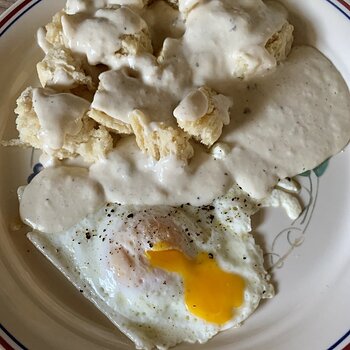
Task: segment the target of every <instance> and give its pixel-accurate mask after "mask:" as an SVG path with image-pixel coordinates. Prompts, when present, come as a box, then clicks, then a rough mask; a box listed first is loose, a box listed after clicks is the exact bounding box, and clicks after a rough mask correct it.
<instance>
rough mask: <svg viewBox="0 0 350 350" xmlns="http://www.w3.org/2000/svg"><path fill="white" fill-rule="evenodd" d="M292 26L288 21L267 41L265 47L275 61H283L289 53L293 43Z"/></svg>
mask: <svg viewBox="0 0 350 350" xmlns="http://www.w3.org/2000/svg"><path fill="white" fill-rule="evenodd" d="M293 31H294V27H293V26H292V25H291V24H289V23H288V22H287V23H285V24H284V25H283V26H282V28H281V29H280V30H279V31H278V32H277V33H275V34H273V35H272V37H271V38H270V39H269V40H268V41H267V43H266V45H265V48H266V50H267V51H268V52H269V54H270V55H272V56H273V57H274V58H275V59H276V61H277V63H279V62H282V61H284V60H285V59H286V58H287V56H288V55H289V53H290V50H291V48H292V44H293Z"/></svg>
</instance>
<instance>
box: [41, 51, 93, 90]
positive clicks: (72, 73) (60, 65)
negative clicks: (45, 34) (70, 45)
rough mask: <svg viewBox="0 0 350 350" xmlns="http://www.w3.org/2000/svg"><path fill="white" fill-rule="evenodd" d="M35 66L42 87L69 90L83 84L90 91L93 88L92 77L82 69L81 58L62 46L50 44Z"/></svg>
mask: <svg viewBox="0 0 350 350" xmlns="http://www.w3.org/2000/svg"><path fill="white" fill-rule="evenodd" d="M36 67H37V72H38V76H39V80H40V83H41V85H42V86H43V87H44V88H45V87H50V88H54V89H57V90H71V89H74V88H76V87H78V86H80V85H83V86H86V87H87V88H88V89H89V90H90V91H94V90H95V87H94V84H93V82H92V78H91V77H90V76H89V75H87V74H86V73H85V72H84V70H83V67H82V62H81V60H79V59H77V58H75V57H73V55H72V54H71V52H70V51H69V50H68V49H66V48H65V47H64V46H61V45H53V46H51V47H50V49H49V50H48V52H47V54H46V55H45V57H44V59H43V60H42V61H41V62H39V63H38V64H37V66H36Z"/></svg>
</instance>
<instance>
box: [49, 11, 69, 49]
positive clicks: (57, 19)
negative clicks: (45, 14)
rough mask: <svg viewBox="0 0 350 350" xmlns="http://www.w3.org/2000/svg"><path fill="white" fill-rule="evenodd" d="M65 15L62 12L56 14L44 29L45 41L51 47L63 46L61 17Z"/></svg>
mask: <svg viewBox="0 0 350 350" xmlns="http://www.w3.org/2000/svg"><path fill="white" fill-rule="evenodd" d="M64 14H65V12H64V11H63V10H61V11H59V12H57V13H56V14H55V15H54V16H53V17H52V20H51V22H49V23H48V24H47V25H46V26H45V28H46V40H47V41H48V42H49V43H50V44H52V45H57V44H58V45H60V46H63V45H64V41H63V29H62V22H61V19H62V16H63V15H64Z"/></svg>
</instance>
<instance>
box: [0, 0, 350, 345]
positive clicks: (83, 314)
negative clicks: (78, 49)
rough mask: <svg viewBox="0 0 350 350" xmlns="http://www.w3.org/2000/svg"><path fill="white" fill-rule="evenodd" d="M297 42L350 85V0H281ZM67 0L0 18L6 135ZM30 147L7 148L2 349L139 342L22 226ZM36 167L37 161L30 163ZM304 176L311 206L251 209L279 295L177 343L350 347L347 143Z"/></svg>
mask: <svg viewBox="0 0 350 350" xmlns="http://www.w3.org/2000/svg"><path fill="white" fill-rule="evenodd" d="M284 3H285V5H286V6H287V7H288V8H289V10H290V14H291V16H290V17H291V18H290V19H291V22H292V23H293V24H295V26H296V42H297V43H308V44H310V45H313V46H316V47H317V48H319V49H320V50H321V51H322V52H323V53H324V54H325V55H326V56H328V57H329V58H330V59H331V60H332V61H333V63H334V64H335V65H336V66H337V68H338V69H339V70H340V71H341V73H342V74H343V76H344V78H345V79H346V81H347V83H348V85H349V86H350V60H349V57H350V45H348V43H349V37H350V3H349V2H348V1H345V0H313V1H304V0H285V1H284ZM63 5H64V1H55V2H53V1H49V0H35V1H29V0H24V1H19V2H17V3H16V4H15V5H14V6H12V7H11V8H10V9H9V10H8V11H6V12H5V13H4V14H3V15H2V16H1V18H0V137H1V138H2V139H9V138H11V137H16V130H15V125H14V124H15V123H14V121H15V115H14V113H13V109H14V107H15V100H16V97H17V96H18V95H19V94H20V92H21V91H22V90H23V89H24V88H25V87H26V86H28V85H30V84H34V85H38V81H37V79H36V77H35V76H36V74H35V63H36V62H37V61H39V60H40V58H41V57H42V53H41V51H40V49H39V48H38V47H37V45H36V43H35V33H36V29H37V28H38V27H39V26H40V25H44V24H45V23H47V22H48V21H49V20H50V17H51V16H52V14H53V13H55V11H56V10H58V9H60V8H62V7H63ZM34 165H35V154H33V152H32V151H31V150H21V149H15V148H13V149H11V148H3V147H2V148H0V169H1V172H0V198H1V201H0V236H1V238H0V239H1V244H0V276H1V277H0V278H1V280H0V284H1V290H0V322H1V329H0V344H1V345H2V347H3V348H4V349H35V350H41V349H50V350H62V349H77V350H79V349H84V350H92V349H93V350H102V349H132V348H133V346H132V344H131V342H130V341H129V340H128V339H127V338H126V337H124V336H123V335H121V334H120V333H119V331H118V330H117V329H115V328H114V327H113V326H112V324H111V323H110V322H109V321H108V320H107V319H106V318H105V317H104V316H103V315H102V314H101V313H99V311H97V310H96V309H95V308H94V307H93V306H92V305H91V304H90V303H89V302H88V301H87V300H85V299H84V298H83V297H82V296H81V295H80V293H79V292H78V291H76V290H75V289H74V287H72V286H71V285H70V284H69V283H68V282H67V281H66V280H65V278H64V277H63V276H61V275H60V273H59V272H58V271H56V269H55V268H54V267H53V266H51V264H50V263H49V262H48V261H46V259H45V258H44V257H43V256H42V255H41V254H40V253H39V252H37V251H36V250H35V248H34V247H33V246H32V245H31V244H30V242H29V241H28V240H27V239H26V237H25V233H26V229H25V228H23V227H22V228H20V225H19V218H18V203H17V198H16V189H17V187H18V186H19V185H23V184H25V183H26V181H27V177H28V176H29V175H30V174H31V173H32V172H33V167H34ZM34 170H35V169H34ZM305 175H306V176H304V177H300V182H301V183H302V186H303V190H302V197H303V201H304V204H305V211H304V213H303V214H302V216H301V217H300V218H299V219H298V220H297V221H296V222H294V223H291V222H290V221H289V219H287V218H286V216H285V214H284V213H283V212H282V211H280V210H269V211H264V212H261V214H258V215H257V216H256V217H254V227H255V232H254V233H255V235H256V237H257V240H258V241H259V242H260V243H261V245H262V246H263V247H264V249H265V251H266V253H267V255H266V263H267V264H269V265H271V266H273V267H272V275H273V280H274V283H275V286H276V289H277V295H276V297H275V298H273V299H272V300H268V301H265V302H263V303H262V304H261V306H260V307H259V309H258V310H257V312H256V313H254V314H253V315H252V316H251V317H250V318H249V319H248V320H247V321H246V322H245V324H244V325H243V326H242V327H241V328H239V329H234V330H230V331H227V332H224V333H221V334H219V335H218V336H216V337H215V338H214V339H213V340H212V341H210V342H208V343H207V344H205V345H191V346H189V345H186V344H183V345H180V346H179V347H178V348H177V349H179V350H180V349H182V350H185V349H190V348H191V349H201V350H206V349H219V350H228V349H232V348H234V349H235V350H251V349H262V350H264V349H269V350H280V349H284V350H294V349H299V348H300V349H329V350H331V349H344V348H345V347H346V345H347V344H348V343H349V342H350V331H349V328H350V297H349V290H350V254H349V247H350V216H349V212H350V195H349V193H350V149H349V148H348V149H347V150H346V151H345V152H342V153H341V154H339V155H337V156H335V157H333V158H332V159H331V160H330V162H329V164H328V166H327V164H324V165H323V166H322V167H321V168H319V169H316V170H315V171H311V172H308V173H307V174H305Z"/></svg>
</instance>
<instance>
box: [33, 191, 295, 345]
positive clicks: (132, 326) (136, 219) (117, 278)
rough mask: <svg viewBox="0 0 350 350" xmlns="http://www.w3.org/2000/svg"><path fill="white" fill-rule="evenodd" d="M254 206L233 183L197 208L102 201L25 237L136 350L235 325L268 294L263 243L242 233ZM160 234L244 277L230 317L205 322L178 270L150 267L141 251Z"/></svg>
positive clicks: (199, 336)
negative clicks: (61, 224) (68, 222)
mask: <svg viewBox="0 0 350 350" xmlns="http://www.w3.org/2000/svg"><path fill="white" fill-rule="evenodd" d="M288 196H290V195H288ZM260 206H261V203H258V202H256V201H255V200H253V199H251V198H250V197H249V196H248V195H247V194H245V193H244V192H243V191H241V189H240V188H239V187H234V188H232V189H231V191H230V192H229V193H228V194H227V195H226V196H224V197H221V198H219V199H217V200H215V201H214V202H213V204H212V205H208V206H203V207H192V206H190V205H183V206H181V207H179V208H175V207H168V206H159V207H141V206H138V207H135V206H122V205H118V204H107V205H106V206H105V207H104V208H102V209H101V210H100V211H99V212H97V213H95V214H93V215H89V216H88V217H86V218H85V219H84V220H82V221H81V222H80V223H78V224H77V225H75V226H74V227H72V228H71V229H69V230H67V231H65V232H61V233H59V234H57V233H56V234H50V233H41V232H37V231H34V232H32V233H29V234H28V237H29V239H30V240H31V241H32V242H33V243H34V245H35V246H36V247H37V248H38V249H39V250H40V251H41V252H42V253H43V254H44V255H45V256H46V257H47V258H48V259H49V260H50V261H51V262H52V263H53V264H54V265H55V266H56V267H57V268H58V269H59V270H60V271H61V272H62V273H63V274H64V275H65V276H66V277H67V278H68V279H69V280H70V281H71V282H72V283H73V284H74V285H75V286H76V287H77V288H78V289H80V290H81V291H82V293H83V295H84V296H85V297H87V298H88V299H89V300H90V301H92V302H93V303H94V304H95V305H96V306H97V307H98V308H99V309H100V310H101V311H102V312H103V313H104V314H105V315H106V316H107V317H108V318H109V319H110V320H111V321H112V322H113V323H114V324H115V325H116V326H117V327H118V328H119V329H120V330H121V331H122V332H123V333H124V334H126V335H127V336H128V337H129V338H130V339H131V340H132V341H133V342H134V343H135V345H136V347H137V348H138V349H153V348H158V349H167V348H169V347H171V346H174V345H176V344H178V343H180V342H183V341H186V342H189V343H195V342H199V343H204V342H206V341H208V340H209V339H210V338H211V337H213V336H214V335H215V334H217V333H218V332H220V331H222V330H224V329H228V328H231V327H236V326H239V325H240V324H241V323H242V322H243V321H244V320H245V319H246V318H247V317H248V316H249V315H250V314H251V313H252V312H253V311H254V310H255V309H256V308H257V306H258V304H259V302H260V300H261V299H262V298H270V297H272V296H273V294H274V291H273V286H272V285H271V284H270V282H269V275H268V274H267V272H266V271H265V269H264V266H263V254H262V250H261V249H260V247H258V246H257V245H256V244H255V242H254V238H253V236H252V234H250V233H249V231H250V230H251V226H250V216H251V215H252V214H253V213H255V212H256V211H257V210H259V207H260ZM173 236H174V237H175V238H174V237H173ZM159 241H169V242H172V241H173V245H174V246H173V247H174V248H176V249H179V250H181V251H183V253H185V254H186V255H187V256H189V257H195V256H196V255H197V254H198V253H200V252H208V253H211V254H213V256H214V258H215V259H216V261H217V263H218V264H219V266H220V267H221V268H222V269H223V270H224V271H227V272H232V273H236V274H238V275H240V276H242V277H243V278H244V280H245V284H246V286H245V290H244V302H243V304H242V306H241V307H239V308H237V309H236V310H234V315H233V317H232V319H231V320H230V321H229V322H227V323H226V324H224V325H217V324H213V323H208V322H206V321H205V320H203V319H201V318H198V317H196V316H195V315H193V314H191V313H190V312H189V311H188V310H187V308H186V305H185V302H184V291H183V281H182V279H181V277H180V275H178V274H177V273H168V272H166V271H163V270H159V269H153V268H152V267H151V266H150V265H149V263H148V262H147V259H146V258H145V251H147V250H150V249H152V247H153V246H154V245H155V244H156V243H157V242H159Z"/></svg>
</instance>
